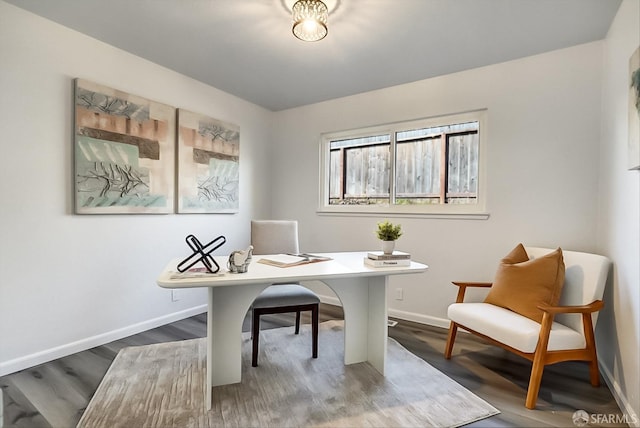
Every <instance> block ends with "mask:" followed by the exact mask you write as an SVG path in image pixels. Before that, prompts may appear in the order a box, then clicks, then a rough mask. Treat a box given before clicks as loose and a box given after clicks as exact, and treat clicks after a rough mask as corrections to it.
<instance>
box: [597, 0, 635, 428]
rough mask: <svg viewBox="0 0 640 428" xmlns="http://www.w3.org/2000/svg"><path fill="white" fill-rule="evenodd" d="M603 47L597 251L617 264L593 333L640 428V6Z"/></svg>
mask: <svg viewBox="0 0 640 428" xmlns="http://www.w3.org/2000/svg"><path fill="white" fill-rule="evenodd" d="M604 46H605V48H604V73H603V96H602V101H603V103H602V138H601V142H600V165H599V167H600V177H601V179H600V192H599V193H600V203H599V204H598V207H599V215H600V218H599V223H598V226H599V228H598V240H599V243H598V247H599V249H600V251H601V252H602V253H603V254H606V255H608V256H609V257H611V259H612V260H614V262H615V266H614V275H613V282H612V283H611V284H609V287H608V288H607V292H606V295H605V303H606V307H605V309H604V310H603V316H602V321H600V323H599V325H598V330H597V331H596V333H597V341H598V347H599V353H600V363H601V365H603V366H604V370H606V371H607V372H608V373H607V375H608V376H607V378H609V379H611V378H613V379H615V381H614V382H613V384H612V385H611V386H612V388H614V389H615V390H616V393H617V394H618V395H619V396H621V397H626V400H625V401H624V403H621V404H622V407H624V408H626V410H627V413H629V414H635V415H636V423H635V426H640V418H639V417H638V415H640V382H638V379H639V378H640V373H639V371H640V361H639V357H638V355H639V354H638V349H640V212H639V211H640V171H628V170H627V141H628V139H627V135H628V125H627V123H628V122H627V120H628V119H627V115H628V107H627V105H628V97H629V58H630V57H631V54H632V53H633V52H634V51H635V50H636V49H637V48H638V46H640V2H638V1H637V0H626V1H624V2H623V3H622V5H621V6H620V9H619V10H618V13H617V15H616V18H615V19H614V21H613V24H612V25H611V28H610V29H609V33H608V35H607V38H606V40H605V42H604Z"/></svg>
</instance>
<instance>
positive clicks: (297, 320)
mask: <svg viewBox="0 0 640 428" xmlns="http://www.w3.org/2000/svg"><path fill="white" fill-rule="evenodd" d="M298 333H300V311H296V334H298Z"/></svg>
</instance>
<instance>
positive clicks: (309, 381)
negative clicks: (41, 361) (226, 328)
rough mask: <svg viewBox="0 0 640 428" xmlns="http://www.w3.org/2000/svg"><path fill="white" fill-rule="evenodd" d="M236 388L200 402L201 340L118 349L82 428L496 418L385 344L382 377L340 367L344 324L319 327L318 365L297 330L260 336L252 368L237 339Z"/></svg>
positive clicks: (246, 341)
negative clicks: (207, 404) (239, 364)
mask: <svg viewBox="0 0 640 428" xmlns="http://www.w3.org/2000/svg"><path fill="white" fill-rule="evenodd" d="M242 341H243V345H242V358H243V362H242V382H241V383H239V384H235V385H226V386H220V387H216V388H214V390H213V394H214V403H213V408H212V409H211V410H210V411H207V410H206V407H205V405H204V392H205V370H206V339H194V340H186V341H180V342H169V343H161V344H157V345H147V346H135V347H130V348H125V349H123V350H121V351H120V353H119V354H118V355H117V356H116V358H115V360H114V361H113V364H112V365H111V367H110V368H109V371H108V372H107V374H106V375H105V377H104V379H103V380H102V383H101V384H100V386H99V387H98V389H97V391H96V393H95V395H94V396H93V398H92V400H91V402H90V403H89V406H88V407H87V409H86V411H85V412H84V414H83V415H82V418H81V419H80V422H79V423H78V426H79V427H91V428H97V427H109V428H113V427H194V428H195V427H198V428H200V427H302V426H318V427H454V426H460V425H465V424H468V423H471V422H473V421H477V420H480V419H484V418H486V417H489V416H492V415H495V414H497V413H499V411H498V410H497V409H495V408H494V407H493V406H491V405H489V404H488V403H487V402H486V401H484V400H482V399H481V398H479V397H477V396H476V395H475V394H473V393H472V392H470V391H469V390H467V389H466V388H464V387H463V386H461V385H460V384H458V383H457V382H455V381H453V380H452V379H450V378H449V377H447V376H446V375H444V374H443V373H441V372H440V371H438V370H437V369H435V368H433V367H432V366H430V365H429V364H427V363H426V362H424V361H423V360H422V359H420V358H418V357H416V356H415V355H413V354H412V353H410V352H409V351H407V350H406V349H405V348H403V347H402V346H401V345H400V344H398V342H396V341H395V340H393V339H389V344H388V351H387V352H388V354H387V367H386V371H387V374H386V376H384V377H383V376H382V375H380V374H379V373H378V372H377V371H376V370H375V369H374V368H373V367H372V366H371V365H370V364H368V363H358V364H352V365H349V366H345V365H344V356H343V355H344V354H343V352H344V337H343V322H342V321H329V322H325V323H322V324H321V325H320V336H319V355H318V356H319V358H318V359H312V358H311V332H310V327H309V325H303V326H302V327H301V331H300V334H299V335H295V334H293V327H286V328H279V329H274V330H263V331H262V332H261V333H260V356H259V364H260V366H259V367H255V368H254V367H251V340H250V337H249V336H248V333H247V334H243V336H242Z"/></svg>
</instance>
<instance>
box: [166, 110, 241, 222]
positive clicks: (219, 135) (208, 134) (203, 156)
mask: <svg viewBox="0 0 640 428" xmlns="http://www.w3.org/2000/svg"><path fill="white" fill-rule="evenodd" d="M177 129H178V131H177V134H178V138H177V152H178V154H177V170H178V171H177V183H178V186H177V187H178V190H177V212H178V214H201V213H207V214H235V213H238V212H239V209H240V206H239V197H240V187H239V184H240V127H239V126H237V125H235V124H232V123H229V122H225V121H222V120H219V119H215V118H212V117H209V116H207V115H204V114H201V113H196V112H193V111H189V110H186V109H181V108H180V109H178V111H177Z"/></svg>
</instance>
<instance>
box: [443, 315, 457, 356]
mask: <svg viewBox="0 0 640 428" xmlns="http://www.w3.org/2000/svg"><path fill="white" fill-rule="evenodd" d="M457 332H458V324H456V323H454V322H453V321H451V325H450V326H449V337H447V344H446V346H445V348H444V357H445V358H446V359H447V360H448V359H449V358H451V352H452V351H453V342H455V340H456V333H457Z"/></svg>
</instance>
